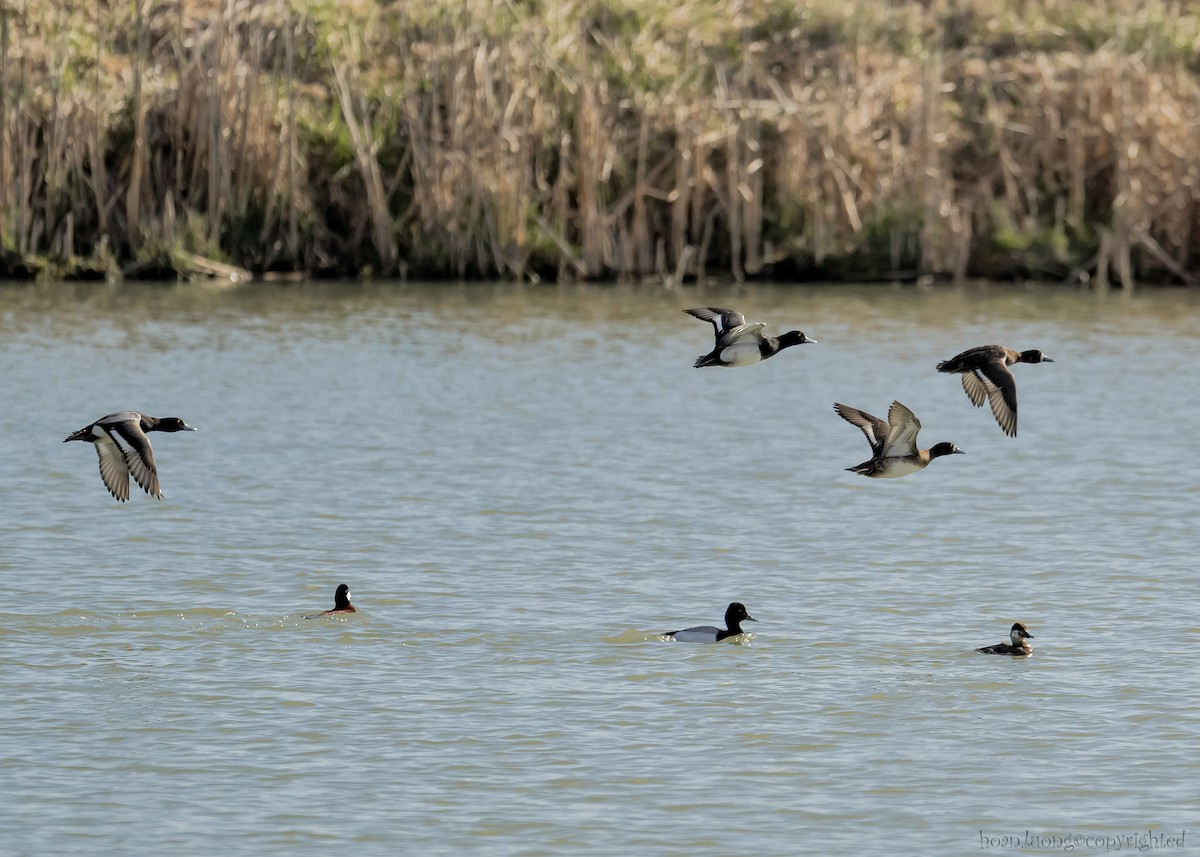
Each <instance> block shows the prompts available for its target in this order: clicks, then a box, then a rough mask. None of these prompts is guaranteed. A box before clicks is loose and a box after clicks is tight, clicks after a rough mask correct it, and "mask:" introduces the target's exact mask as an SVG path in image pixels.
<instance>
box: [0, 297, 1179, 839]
mask: <svg viewBox="0 0 1200 857" xmlns="http://www.w3.org/2000/svg"><path fill="white" fill-rule="evenodd" d="M699 305H713V306H732V307H734V308H737V309H739V310H741V311H743V312H744V313H745V314H746V315H747V317H748V318H750V319H751V320H757V321H763V322H766V323H767V325H768V330H769V331H770V332H778V331H781V330H787V329H791V328H793V327H797V328H800V329H802V330H804V331H805V332H806V333H809V334H810V335H811V336H813V337H814V338H816V339H818V340H820V344H817V345H812V346H806V347H805V348H803V349H791V350H789V351H785V352H783V353H782V354H780V355H779V356H778V357H776V358H774V359H772V360H771V361H768V362H767V363H764V364H762V365H760V366H754V367H749V368H745V369H716V368H714V369H708V370H695V369H692V368H691V363H692V361H693V360H694V359H695V357H696V356H697V355H699V354H703V353H705V352H707V351H708V350H709V348H710V346H711V336H712V332H711V327H710V326H709V325H707V324H702V323H700V322H697V321H696V320H695V319H692V318H689V317H688V316H686V315H684V314H683V313H682V312H681V310H683V309H685V308H687V307H690V306H699ZM1198 309H1200V296H1198V295H1196V294H1194V293H1191V292H1186V291H1171V292H1166V291H1164V292H1135V293H1133V294H1129V293H1125V292H1110V293H1104V294H1095V293H1091V292H1086V291H1078V290H1074V289H1063V288H1057V287H1041V288H1029V289H1025V288H1016V287H997V288H984V287H964V288H949V287H940V286H939V287H932V288H928V289H916V288H911V287H905V288H899V287H897V288H893V287H888V286H878V287H846V286H807V285H806V286H782V285H780V286H753V287H751V286H722V287H711V288H707V289H705V290H697V289H695V288H684V289H680V290H678V291H670V290H662V289H649V288H638V287H608V286H561V287H560V286H548V287H543V286H538V287H533V286H526V287H522V286H512V285H479V284H468V285H463V284H437V285H422V284H399V283H378V284H371V283H336V284H317V285H302V286H297V285H261V284H255V285H247V286H237V287H203V286H177V285H139V284H128V285H122V286H110V285H103V284H53V285H38V286H28V285H22V286H5V287H0V370H2V371H3V375H4V390H5V393H6V407H5V408H4V409H3V410H0V426H2V428H3V430H4V437H5V438H6V443H7V447H8V450H9V455H8V456H6V459H5V460H6V464H5V467H4V470H3V476H4V484H5V485H6V487H7V489H8V490H6V491H4V492H0V511H2V512H3V521H4V523H3V524H2V525H0V572H2V573H3V574H4V580H5V583H6V589H7V595H8V598H7V600H6V606H5V607H4V608H3V621H0V653H2V654H3V659H4V662H5V665H6V669H5V670H4V671H3V672H2V673H0V675H2V676H3V677H2V678H0V692H2V693H3V696H4V699H5V705H4V706H3V707H0V733H2V734H4V735H5V736H6V738H7V739H8V740H7V741H6V752H5V754H4V758H3V760H0V807H2V808H0V820H2V821H3V822H4V824H3V827H4V829H5V831H6V832H7V833H8V837H7V840H6V845H5V848H6V849H11V850H12V851H13V853H39V854H49V853H77V852H81V851H88V852H101V853H104V852H107V853H129V852H130V851H137V852H139V853H161V852H164V851H166V850H168V849H171V850H175V851H182V852H185V853H196V852H198V851H208V850H218V849H219V850H222V851H227V852H231V853H246V854H250V853H255V854H257V853H262V852H263V851H264V850H266V851H275V850H282V849H284V848H286V849H288V850H289V851H290V852H298V853H314V854H316V853H325V852H327V851H328V850H329V847H330V845H331V844H333V843H337V844H339V845H341V844H344V843H347V842H350V843H353V845H352V847H353V849H354V851H355V853H381V854H382V853H396V852H397V851H400V852H402V853H415V852H418V851H419V852H420V853H422V854H462V853H487V854H553V855H557V854H562V853H567V852H570V853H594V854H611V853H618V852H620V853H624V852H628V851H630V850H632V849H645V850H652V851H660V852H667V853H682V852H684V851H698V852H701V853H715V852H718V851H720V852H731V851H743V852H748V853H753V852H757V853H774V854H790V853H798V852H802V853H807V852H820V853H845V854H859V853H922V854H954V855H957V854H962V853H965V852H966V851H967V850H974V849H977V848H979V841H980V838H979V837H980V833H979V831H980V830H984V831H995V832H997V833H1002V832H1005V831H1009V830H1022V831H1023V830H1025V829H1027V828H1028V829H1044V830H1068V831H1070V832H1078V833H1082V834H1088V833H1093V834H1095V833H1103V832H1106V831H1115V832H1122V833H1123V832H1127V831H1128V830H1133V829H1143V830H1144V829H1147V828H1153V829H1175V830H1177V829H1179V828H1182V827H1186V825H1187V821H1188V818H1187V817H1186V816H1185V815H1181V813H1180V808H1181V807H1184V806H1187V805H1188V803H1187V801H1189V800H1190V799H1191V794H1190V792H1191V787H1190V783H1191V782H1192V781H1193V780H1194V779H1195V775H1196V773H1197V771H1196V770H1195V768H1196V764H1195V763H1194V762H1193V761H1191V760H1189V759H1188V758H1187V756H1186V754H1182V755H1181V754H1180V753H1179V747H1180V746H1188V745H1189V743H1194V742H1195V740H1196V738H1197V726H1196V720H1195V718H1194V716H1193V715H1192V711H1193V710H1194V709H1195V707H1196V704H1197V702H1198V701H1200V700H1198V699H1197V696H1198V694H1197V691H1196V690H1194V689H1193V687H1192V683H1191V682H1189V681H1188V680H1187V677H1188V675H1190V674H1189V673H1188V672H1187V670H1188V663H1189V661H1188V660H1187V658H1188V656H1189V654H1190V652H1191V651H1193V650H1194V648H1195V645H1196V642H1197V640H1196V636H1197V633H1198V630H1200V627H1198V626H1197V623H1196V621H1195V617H1194V609H1193V607H1192V605H1193V604H1195V603H1196V596H1197V594H1198V593H1197V591H1196V583H1195V575H1194V572H1193V568H1194V563H1195V559H1194V558H1195V555H1196V549H1197V539H1196V536H1195V534H1194V529H1195V528H1194V525H1193V520H1192V519H1193V518H1194V511H1195V507H1196V501H1197V496H1198V493H1200V489H1197V487H1196V481H1195V479H1194V478H1193V477H1192V475H1191V474H1190V471H1189V470H1188V469H1187V467H1186V465H1184V464H1182V463H1183V462H1187V461H1190V460H1191V457H1192V454H1193V452H1194V449H1193V448H1194V446H1195V444H1194V442H1193V441H1192V436H1191V432H1189V431H1187V430H1186V429H1187V427H1190V426H1192V425H1196V424H1197V421H1198V419H1200V403H1198V402H1197V397H1196V396H1195V395H1194V394H1192V393H1191V392H1190V390H1189V388H1188V386H1187V384H1186V378H1187V377H1188V375H1187V372H1188V368H1187V367H1189V366H1191V365H1193V364H1194V363H1195V362H1196V359H1197V357H1198V356H1200V354H1198V352H1200V344H1198V342H1200V340H1198V339H1197V337H1196V336H1195V330H1196V320H1197V310H1198ZM991 342H999V343H1002V344H1004V345H1008V346H1011V347H1014V348H1018V349H1024V348H1040V349H1043V350H1045V351H1046V352H1047V353H1049V354H1051V355H1052V356H1053V357H1054V358H1055V360H1056V361H1057V362H1055V363H1053V364H1048V365H1045V366H1018V367H1016V368H1015V374H1016V376H1017V380H1018V388H1019V391H1020V402H1021V425H1020V436H1019V437H1018V438H1017V439H1009V438H1007V437H1005V436H1004V435H1003V434H1002V433H1001V432H1000V430H999V429H998V428H997V427H996V425H995V423H994V421H993V420H992V418H991V416H990V414H989V413H988V412H987V411H986V410H977V409H975V408H972V407H971V406H970V403H969V402H967V401H966V399H965V397H964V396H963V395H962V389H961V387H960V385H959V382H958V379H957V378H955V377H951V376H946V375H939V374H938V373H937V372H936V371H934V366H935V365H936V363H937V362H938V361H940V360H944V359H946V358H948V357H950V356H952V355H954V354H956V353H958V352H959V351H961V350H963V349H964V348H967V347H969V346H972V345H981V344H986V343H991ZM893 399H899V400H900V401H903V402H904V403H905V404H907V405H908V406H910V407H911V408H912V409H913V410H914V411H915V412H916V413H917V414H918V415H919V417H920V418H921V421H922V423H923V425H924V428H923V430H922V433H921V437H920V441H921V443H922V446H929V445H930V444H932V443H934V442H937V441H939V440H953V441H954V442H956V443H957V444H958V445H959V446H961V447H962V448H963V449H965V450H966V451H967V455H965V456H954V457H952V459H949V460H939V461H937V462H935V463H934V465H933V466H931V467H930V468H929V469H927V470H926V471H924V472H922V473H919V474H916V475H913V476H910V477H906V478H904V479H900V480H867V479H864V478H862V477H859V476H856V475H854V474H851V473H846V472H845V471H844V470H843V468H845V467H848V466H851V465H853V464H856V463H858V462H859V461H861V460H862V458H863V457H864V452H865V448H864V444H863V440H862V436H861V433H859V432H858V431H857V430H856V429H854V428H853V427H852V426H849V425H847V424H846V423H844V422H843V421H842V420H840V419H839V418H838V417H837V416H836V415H835V414H834V412H833V410H832V408H831V405H832V403H833V402H834V401H843V402H846V403H848V404H851V405H854V406H857V407H861V408H864V409H866V410H868V411H870V412H872V413H876V414H882V413H885V412H886V410H887V406H888V404H889V403H890V402H891V401H892V400H893ZM124 408H137V409H141V410H144V411H146V412H148V413H151V414H156V415H178V416H181V417H183V418H184V419H185V420H187V422H188V423H189V424H192V425H196V426H198V427H199V428H200V431H199V432H198V433H197V434H194V435H186V436H185V435H162V436H155V437H154V446H155V454H156V457H157V459H158V465H159V470H160V475H161V477H162V482H163V487H164V492H165V493H166V495H167V499H166V500H164V501H162V502H155V501H152V500H150V499H149V498H147V497H145V496H144V495H143V494H141V493H140V492H139V493H138V494H137V495H136V496H133V497H131V499H130V502H129V503H127V504H124V505H122V504H118V503H115V502H113V501H112V500H111V499H110V498H109V497H108V495H107V494H106V492H105V491H104V488H103V486H102V485H101V484H100V480H99V477H98V474H97V473H96V457H95V455H94V454H93V453H92V452H91V451H90V450H85V449H83V448H82V446H81V445H80V444H66V445H64V444H63V443H62V438H63V437H65V436H66V434H67V433H68V432H70V431H72V430H74V429H75V428H78V427H79V426H80V425H84V424H86V423H87V422H88V421H90V420H93V419H95V418H96V417H99V416H101V415H102V414H105V413H109V412H111V411H114V410H118V409H124ZM1181 428H1182V429H1183V430H1181ZM184 441H186V442H184ZM342 582H345V583H348V584H350V586H351V590H352V591H353V592H354V596H355V603H356V604H357V606H358V607H359V608H360V610H361V611H362V612H361V613H360V614H356V615H354V616H350V617H346V618H345V619H339V620H332V621H330V620H320V621H317V620H305V619H303V618H302V617H303V616H304V615H305V614H307V613H312V612H316V611H317V610H322V609H325V608H326V607H327V606H328V601H329V599H330V594H331V593H332V591H333V588H334V587H335V586H336V585H337V584H338V583H342ZM732 600H740V601H742V602H744V603H745V604H746V605H747V607H748V608H749V610H750V612H751V613H752V614H753V615H754V616H755V617H756V618H758V619H759V625H758V626H757V627H756V628H755V629H754V630H755V636H754V639H753V640H752V641H751V642H750V643H749V644H747V645H740V646H738V645H721V646H702V645H693V646H689V645H684V644H674V645H667V644H664V643H660V642H659V641H658V640H657V639H655V637H654V634H655V633H656V632H658V631H661V630H662V629H663V628H671V627H684V626H686V625H688V624H696V623H697V622H698V621H709V620H708V619H706V618H705V617H714V618H715V617H718V616H719V615H720V612H721V610H723V608H724V606H725V605H726V604H728V603H729V602H730V601H732ZM1013 621H1023V622H1025V623H1026V624H1027V625H1028V626H1029V628H1030V630H1031V632H1032V633H1034V634H1035V635H1036V638H1037V639H1036V640H1035V643H1036V644H1037V649H1036V654H1035V655H1034V657H1033V658H1031V659H1028V660H1022V661H1016V660H1012V659H1004V658H985V657H983V656H979V655H975V654H973V652H972V650H973V649H974V648H976V647H978V646H981V645H985V644H991V643H995V642H997V641H999V640H1000V639H1003V637H1004V635H1005V634H1006V633H1007V629H1008V627H1009V625H1011V623H1012V622H1013ZM1014 778H1015V779H1014ZM1014 782H1019V783H1027V784H1028V785H1027V786H1021V787H1020V788H1018V789H1017V791H1016V792H1015V793H1013V795H1012V796H1013V797H1016V798H1017V799H1015V800H1012V799H1000V800H998V799H997V795H998V794H1009V792H1008V791H1007V790H1009V789H1011V788H1012V786H1013V783H1014ZM1022 796H1024V797H1028V798H1029V799H1028V800H1026V799H1023V797H1022ZM218 819H219V820H220V821H219V823H218V824H214V821H216V820H218ZM131 830H136V831H138V833H137V837H136V839H137V842H138V844H137V845H136V846H131V844H130V843H131V841H133V840H131V839H130V835H131V834H130V831H131ZM801 843H803V844H801ZM818 843H819V844H818Z"/></svg>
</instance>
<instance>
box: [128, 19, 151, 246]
mask: <svg viewBox="0 0 1200 857" xmlns="http://www.w3.org/2000/svg"><path fill="white" fill-rule="evenodd" d="M133 8H134V19H133V28H134V39H135V41H136V44H137V53H136V54H135V55H134V60H133V148H132V150H131V151H130V152H129V156H130V158H131V163H130V176H129V186H128V188H127V190H126V191H125V224H126V230H127V232H128V235H129V237H130V239H131V240H132V241H133V242H134V243H135V244H136V243H137V240H138V237H139V235H140V231H141V196H142V180H143V177H144V174H145V170H146V105H145V102H144V101H143V99H142V74H143V70H144V68H145V66H146V62H147V57H146V55H147V51H148V45H147V42H148V39H147V34H146V28H145V26H144V22H143V19H142V0H134V6H133Z"/></svg>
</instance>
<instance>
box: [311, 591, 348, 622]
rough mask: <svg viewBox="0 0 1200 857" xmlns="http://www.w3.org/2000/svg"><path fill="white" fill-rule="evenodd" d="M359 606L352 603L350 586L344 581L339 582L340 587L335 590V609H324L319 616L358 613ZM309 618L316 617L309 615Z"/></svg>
mask: <svg viewBox="0 0 1200 857" xmlns="http://www.w3.org/2000/svg"><path fill="white" fill-rule="evenodd" d="M357 612H358V608H357V607H355V606H354V605H353V604H351V603H350V587H349V586H347V585H346V584H344V583H341V584H338V588H337V589H335V590H334V591H333V609H332V610H322V611H321V612H320V613H318V614H317V616H342V615H345V614H348V613H357ZM308 618H309V619H312V618H315V617H313V616H309V617H308Z"/></svg>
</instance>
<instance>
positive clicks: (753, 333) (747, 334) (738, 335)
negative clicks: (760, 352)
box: [720, 321, 766, 345]
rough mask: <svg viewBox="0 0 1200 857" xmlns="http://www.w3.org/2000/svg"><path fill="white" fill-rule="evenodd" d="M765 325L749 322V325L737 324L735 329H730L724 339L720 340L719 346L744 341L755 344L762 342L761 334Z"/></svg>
mask: <svg viewBox="0 0 1200 857" xmlns="http://www.w3.org/2000/svg"><path fill="white" fill-rule="evenodd" d="M765 327H766V325H765V324H763V323H762V322H758V321H756V322H751V323H750V324H739V325H738V326H737V327H734V328H731V329H730V330H729V331H728V332H727V333H726V334H725V338H724V339H721V340H720V344H721V345H733V344H734V343H740V342H744V341H745V340H747V339H749V340H753V341H754V343H755V344H758V343H759V342H762V338H763V335H762V332H763V328H765Z"/></svg>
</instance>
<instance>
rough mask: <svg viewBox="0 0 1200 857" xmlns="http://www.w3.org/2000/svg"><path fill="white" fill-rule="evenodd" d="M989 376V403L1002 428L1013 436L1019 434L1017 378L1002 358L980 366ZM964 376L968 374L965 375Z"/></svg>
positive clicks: (987, 376)
mask: <svg viewBox="0 0 1200 857" xmlns="http://www.w3.org/2000/svg"><path fill="white" fill-rule="evenodd" d="M980 371H981V372H982V373H983V374H984V376H985V377H986V378H987V380H988V383H989V387H990V389H988V403H989V404H990V405H991V406H992V416H994V417H995V418H996V422H997V423H999V425H1000V428H1002V429H1004V431H1005V433H1006V434H1008V435H1011V436H1013V437H1015V436H1016V434H1017V379H1016V376H1014V375H1013V373H1012V371H1011V370H1010V369H1009V368H1008V366H1007V365H1005V363H1004V361H1003V360H1002V359H996V360H990V361H988V362H987V363H985V364H983V366H981V367H980ZM963 377H964V378H966V377H967V376H966V375H964V376H963Z"/></svg>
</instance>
